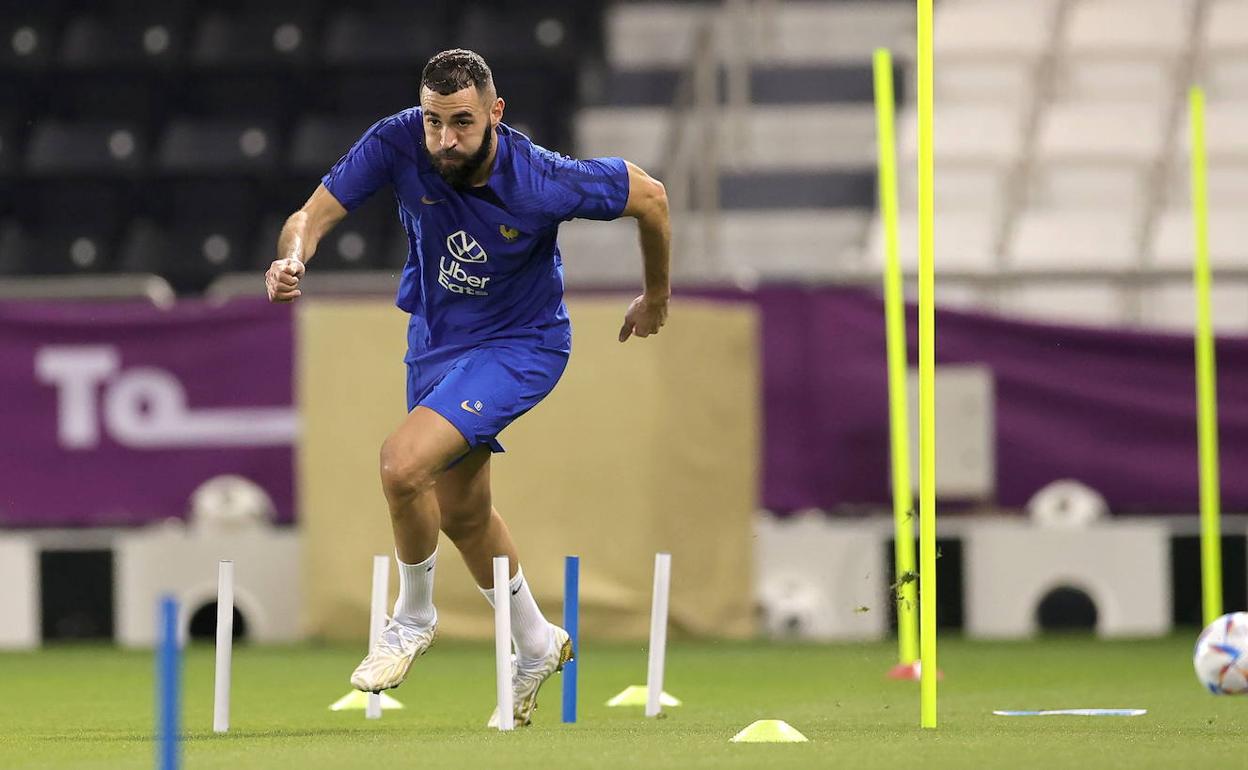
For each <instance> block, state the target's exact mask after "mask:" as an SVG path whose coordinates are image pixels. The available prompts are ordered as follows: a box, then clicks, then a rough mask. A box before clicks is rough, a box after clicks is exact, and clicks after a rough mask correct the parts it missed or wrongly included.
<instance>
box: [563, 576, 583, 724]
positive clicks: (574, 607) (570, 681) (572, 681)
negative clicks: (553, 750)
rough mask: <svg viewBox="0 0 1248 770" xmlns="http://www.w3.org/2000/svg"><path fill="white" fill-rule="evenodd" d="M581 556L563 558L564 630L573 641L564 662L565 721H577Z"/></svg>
mask: <svg viewBox="0 0 1248 770" xmlns="http://www.w3.org/2000/svg"><path fill="white" fill-rule="evenodd" d="M580 587H581V557H579V556H566V557H564V559H563V630H564V631H567V632H568V638H569V639H571V641H572V660H569V661H568V662H567V663H564V664H563V721H564V723H567V724H570V723H572V722H575V721H576V668H577V666H576V661H577V659H578V658H579V657H580V656H581V647H580V644H579V642H580V625H581V623H580V602H581V588H580Z"/></svg>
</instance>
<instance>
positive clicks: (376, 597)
mask: <svg viewBox="0 0 1248 770" xmlns="http://www.w3.org/2000/svg"><path fill="white" fill-rule="evenodd" d="M389 593H390V557H389V556H383V555H380V554H378V555H376V556H374V557H373V595H372V601H371V602H370V603H369V610H368V649H369V650H372V649H373V647H375V646H376V645H377V640H378V639H380V638H381V630H382V629H383V628H385V625H386V596H387V594H389ZM364 718H365V719H381V694H380V693H375V692H370V693H369V694H368V705H367V707H366V708H365V709H364Z"/></svg>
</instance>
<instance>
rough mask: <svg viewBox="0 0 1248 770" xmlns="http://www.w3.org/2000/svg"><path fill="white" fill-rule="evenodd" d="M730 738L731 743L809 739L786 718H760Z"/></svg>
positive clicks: (801, 741) (785, 741)
mask: <svg viewBox="0 0 1248 770" xmlns="http://www.w3.org/2000/svg"><path fill="white" fill-rule="evenodd" d="M729 740H730V742H731V743H806V742H807V741H808V740H809V739H808V738H807V737H806V736H805V735H802V734H801V732H799V731H798V730H797V728H795V727H793V726H792V725H790V724H789V723H788V722H785V721H784V720H781V719H760V720H758V721H757V722H751V723H750V724H749V725H747V726H746V727H745V729H743V730H742V731H741V732H739V733H737V734H736V735H734V736H732V738H730V739H729Z"/></svg>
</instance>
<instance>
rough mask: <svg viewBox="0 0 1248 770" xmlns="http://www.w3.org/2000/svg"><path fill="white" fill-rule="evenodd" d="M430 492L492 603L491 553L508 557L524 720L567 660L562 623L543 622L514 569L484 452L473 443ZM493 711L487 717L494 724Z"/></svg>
mask: <svg viewBox="0 0 1248 770" xmlns="http://www.w3.org/2000/svg"><path fill="white" fill-rule="evenodd" d="M435 492H436V494H437V496H438V503H439V507H440V509H441V512H442V531H443V532H445V533H446V535H447V537H449V538H450V539H451V542H453V543H455V547H456V548H458V549H459V552H460V555H462V556H463V557H464V563H465V564H466V565H467V566H468V571H469V572H471V573H472V576H473V579H474V580H476V581H477V587H478V588H479V589H481V593H482V594H484V595H485V597H486V599H487V600H490V601H491V602H493V598H494V597H493V590H492V589H493V585H494V567H493V564H494V561H493V559H494V557H495V556H502V555H506V556H508V557H509V558H510V560H511V565H512V572H511V586H510V588H511V617H512V643H513V644H514V645H515V649H516V660H515V664H514V666H513V668H512V690H513V696H514V697H513V698H512V700H513V703H514V704H515V718H516V724H520V725H527V724H529V723H530V722H531V721H532V719H533V710H534V709H536V708H537V693H538V690H539V689H540V688H541V686H542V683H543V682H545V681H546V680H547V679H549V678H550V676H551V674H553V673H555V672H556V671H558V670H560V669H561V668H563V664H564V663H566V662H568V661H569V660H571V659H572V644H571V642H570V641H569V640H568V634H567V632H566V631H564V630H563V629H562V628H559V627H558V626H556V625H554V624H552V623H550V622H548V621H547V620H546V618H545V617H544V616H543V615H542V612H541V610H540V609H539V608H538V606H537V602H536V601H534V600H533V594H532V592H531V591H530V590H529V584H528V582H527V581H525V579H524V572H523V571H522V570H521V569H520V559H519V556H518V555H517V553H516V546H515V544H514V543H513V542H512V539H511V533H510V532H508V530H507V524H506V523H505V522H504V521H503V517H502V516H499V515H498V511H497V510H495V508H494V506H493V504H492V501H491V496H490V451H489V447H478V448H477V449H475V450H473V452H472V453H471V454H469V455H468V456H467V457H465V458H464V459H463V460H462V461H461V462H459V463H457V464H456V465H455V467H454V468H451V469H450V470H448V471H447V472H446V473H445V474H444V475H443V476H442V478H441V479H439V481H438V484H437V486H436V487H435ZM497 719H498V713H497V711H496V712H495V713H494V715H492V716H491V717H490V722H489V724H490V726H495V725H496V724H497V722H496V720H497Z"/></svg>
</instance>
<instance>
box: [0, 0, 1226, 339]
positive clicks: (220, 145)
mask: <svg viewBox="0 0 1248 770" xmlns="http://www.w3.org/2000/svg"><path fill="white" fill-rule="evenodd" d="M913 13H914V10H913V3H912V2H910V1H909V0H822V1H818V0H789V1H782V0H724V2H717V3H710V2H685V1H682V0H668V1H667V2H657V1H655V0H643V1H641V2H638V1H635V0H632V1H627V2H620V1H617V2H606V0H593V1H592V2H574V1H573V0H562V1H561V0H541V2H537V3H526V4H525V5H524V7H523V10H522V11H519V10H517V8H516V7H514V6H511V5H508V4H505V3H502V2H498V1H497V0H488V1H487V0H482V1H480V2H465V3H447V2H429V3H421V4H419V6H418V7H416V6H413V5H412V4H410V3H405V2H402V1H401V0H366V1H364V2H353V3H350V4H345V5H343V4H330V3H328V2H325V1H324V0H308V1H297V0H272V1H271V2H266V3H264V4H262V5H260V6H256V5H249V4H244V3H242V2H241V1H240V0H164V1H162V2H157V1H156V0H136V1H135V2H126V1H125V0H100V1H99V2H86V1H85V0H51V1H50V2H41V3H27V2H17V1H16V0H5V2H2V3H0V98H3V99H4V100H5V103H6V105H9V108H8V109H6V111H5V113H4V115H3V116H0V277H7V276H26V275H65V274H75V273H81V274H85V275H98V274H100V273H102V272H108V273H118V272H122V273H128V272H131V271H140V272H152V273H156V274H159V275H161V276H163V277H164V278H166V279H167V280H168V281H169V282H171V283H172V284H173V286H174V287H175V288H176V289H177V290H178V291H179V292H199V291H203V290H204V289H205V288H206V287H207V286H208V285H209V284H210V283H213V282H222V283H221V286H226V287H239V288H240V289H241V290H243V291H255V290H258V288H259V285H260V283H259V280H258V279H257V280H255V281H253V282H251V283H248V282H247V281H245V280H242V279H241V278H238V277H229V276H225V274H227V273H229V272H231V271H243V272H244V273H247V272H250V273H254V272H255V271H257V270H258V269H260V268H261V267H262V266H263V265H264V263H265V262H266V261H267V259H268V256H269V254H270V253H271V251H272V244H273V241H274V233H275V232H276V231H277V229H278V228H279V227H280V224H281V221H282V218H283V217H284V216H285V215H287V214H288V213H289V212H290V211H292V210H294V209H295V208H296V207H298V206H299V205H300V203H301V202H302V201H303V200H304V199H305V198H306V196H307V195H308V194H309V193H310V192H311V190H312V189H313V187H314V186H315V184H316V183H317V180H318V179H319V177H320V175H321V174H322V173H324V171H325V170H326V169H327V168H328V167H329V166H330V165H331V164H332V163H333V162H334V161H335V160H336V159H337V158H338V157H339V156H340V155H341V154H342V153H343V152H344V151H345V150H346V149H347V148H348V147H349V146H350V144H351V143H352V142H353V141H354V140H355V138H357V137H358V136H359V134H360V133H361V132H362V131H363V130H364V129H365V128H366V127H367V126H368V125H370V124H371V123H372V122H374V121H375V120H377V119H378V118H380V117H382V116H384V115H387V114H390V113H393V112H395V111H397V110H399V109H402V108H404V107H406V106H409V105H411V104H413V103H414V102H415V100H416V97H417V84H418V78H419V72H420V68H421V66H422V65H423V63H424V62H425V60H426V59H427V58H428V56H429V55H430V54H432V53H433V52H435V51H437V50H439V49H442V48H447V47H451V46H455V45H463V46H467V47H471V48H474V49H477V50H479V51H480V52H481V53H483V54H484V55H485V56H486V57H487V59H488V60H490V61H491V63H492V65H493V66H494V69H495V74H496V78H497V80H498V84H499V89H500V93H501V94H502V95H503V96H504V97H505V98H506V99H507V101H508V106H507V114H506V118H505V119H506V120H507V121H508V122H509V123H510V124H512V125H514V126H516V127H517V128H520V129H521V130H523V131H525V132H527V133H529V134H530V135H531V136H532V137H533V138H534V139H535V140H536V141H537V142H538V143H540V144H543V145H545V146H548V147H551V148H553V149H556V150H560V151H563V152H568V153H573V154H577V155H581V156H593V155H601V154H610V155H621V156H624V157H627V158H629V159H630V160H633V161H635V162H637V163H639V164H640V165H642V166H643V167H645V168H647V169H649V170H650V171H651V172H652V173H655V174H656V175H658V176H660V177H661V178H662V179H663V180H664V181H665V183H666V184H667V185H668V188H669V192H671V194H672V198H673V203H674V206H675V208H676V215H675V216H674V228H675V233H674V236H675V260H674V269H675V274H676V280H677V281H678V282H679V283H680V284H683V285H690V284H698V285H716V284H719V285H722V284H730V285H739V286H747V287H748V286H752V285H755V284H756V283H758V282H767V281H793V280H797V281H812V282H826V281H854V282H867V283H869V284H873V283H874V282H875V281H876V280H877V279H878V275H879V271H880V268H881V265H882V255H881V249H882V238H881V237H880V234H879V224H878V220H877V218H876V215H875V211H876V200H875V196H876V183H875V170H874V169H875V155H874V154H875V119H874V108H873V104H872V100H873V94H872V77H871V67H870V61H871V53H872V51H873V49H874V48H876V47H877V46H885V47H889V48H891V49H892V50H893V52H894V55H895V57H896V58H897V61H898V62H899V63H898V71H897V75H898V91H899V94H900V95H901V96H900V101H902V102H903V104H902V111H901V113H900V115H899V120H900V123H899V135H900V137H899V139H900V156H901V157H900V159H899V160H900V163H899V169H900V171H901V178H900V192H901V202H902V221H901V230H902V240H901V243H902V252H903V254H902V256H903V262H904V264H906V265H907V266H908V270H910V271H911V272H913V269H914V266H915V264H916V255H915V250H916V247H915V240H916V234H917V220H916V211H915V201H916V198H917V189H916V188H917V184H916V180H915V177H914V168H915V161H916V154H917V138H916V136H915V133H914V122H915V121H914V118H913V110H912V107H910V106H908V105H909V104H912V102H913V93H912V92H913V77H912V72H911V64H910V62H911V61H912V59H913V51H912V50H911V48H912V45H913V25H914V17H913ZM935 33H936V40H935V46H936V65H937V66H936V73H935V74H936V103H937V116H936V123H935V130H936V136H935V148H936V156H937V157H936V161H937V176H936V200H937V211H938V219H937V229H936V238H937V243H936V255H937V265H938V270H939V271H940V272H941V274H942V280H941V281H939V282H938V286H937V288H938V292H939V299H941V300H942V301H943V302H946V303H948V304H954V305H962V306H970V307H975V308H981V309H988V310H994V311H998V312H1003V313H1014V314H1019V315H1024V316H1028V317H1036V318H1041V319H1048V320H1056V321H1068V322H1080V323H1084V322H1086V323H1097V324H1111V325H1122V324H1128V325H1132V324H1144V325H1147V326H1152V327H1158V328H1173V329H1176V330H1179V329H1188V328H1190V326H1191V318H1192V316H1193V311H1192V308H1191V300H1190V298H1189V297H1188V296H1186V295H1185V293H1184V289H1183V287H1184V285H1185V283H1186V281H1187V276H1188V273H1189V270H1190V267H1189V266H1190V259H1191V253H1192V246H1191V236H1190V217H1189V214H1188V197H1189V189H1188V185H1189V180H1188V168H1187V162H1186V155H1187V149H1186V148H1187V127H1186V99H1185V90H1186V86H1187V84H1188V83H1191V82H1200V83H1203V84H1204V85H1205V86H1206V88H1207V89H1208V92H1209V108H1208V121H1207V122H1208V146H1209V158H1210V164H1211V166H1210V172H1209V184H1210V199H1211V201H1212V206H1213V213H1212V220H1213V227H1212V230H1211V245H1212V249H1213V258H1214V265H1215V268H1217V269H1218V270H1219V276H1218V285H1217V286H1216V287H1215V306H1214V313H1215V324H1216V325H1217V326H1218V328H1220V329H1222V330H1226V331H1244V330H1248V268H1246V267H1245V265H1246V264H1248V261H1246V260H1245V259H1244V257H1245V249H1246V247H1245V246H1244V244H1245V243H1248V238H1246V237H1245V236H1248V219H1245V218H1244V217H1242V216H1239V215H1238V211H1239V209H1240V208H1241V207H1240V206H1238V205H1237V204H1238V202H1239V201H1241V200H1243V196H1245V195H1248V107H1245V106H1244V105H1245V102H1244V99H1243V97H1245V96H1248V0H1012V1H1011V2H1000V1H999V0H938V2H937V6H936V18H935ZM393 210H394V201H393V199H392V198H391V197H390V196H388V195H384V194H383V195H379V196H377V200H375V201H372V202H370V204H369V205H368V206H367V207H366V208H365V209H364V210H362V211H361V212H358V213H356V214H354V215H353V216H352V217H351V218H350V219H349V220H348V221H347V222H346V223H345V224H344V225H343V227H342V228H341V231H340V232H336V233H335V234H334V236H333V237H332V238H331V242H330V243H329V244H328V245H327V247H326V248H325V249H324V250H323V251H322V252H321V254H320V255H319V256H318V265H320V266H322V267H324V268H329V269H332V271H333V272H334V273H335V275H337V276H340V277H341V279H343V280H347V279H350V286H352V287H357V288H358V287H360V286H365V285H368V281H367V280H366V279H365V278H364V277H365V275H367V274H370V273H371V274H373V275H374V279H375V280H374V285H375V286H376V287H377V288H378V289H380V290H389V289H390V288H391V286H390V284H391V283H392V281H393V273H394V271H395V270H397V269H398V268H399V267H400V266H401V264H402V261H403V259H404V258H405V256H406V254H405V250H406V242H405V237H404V234H403V232H402V231H401V229H400V228H399V226H398V223H397V221H396V219H395V218H394V217H393ZM561 237H562V240H561V243H562V245H563V249H564V252H565V255H566V257H567V259H566V260H565V264H566V271H567V280H568V283H569V285H570V286H573V287H589V286H593V287H615V286H625V285H627V286H632V285H634V284H635V283H636V280H637V276H638V275H639V267H638V260H637V255H636V246H635V237H634V236H633V235H632V233H631V232H629V227H628V226H627V225H626V224H617V225H603V224H600V223H592V222H572V223H569V224H567V225H566V226H564V227H563V228H562V230H561ZM223 276H224V277H223ZM8 283H10V284H13V283H14V281H12V280H9V281H8ZM18 283H20V281H18ZM326 283H327V284H333V281H327V282H326ZM252 284H254V286H253V285H252ZM30 285H31V286H36V284H33V283H32V284H30ZM69 285H70V284H67V286H69ZM135 285H138V284H135ZM343 285H347V284H345V283H344V284H343ZM38 286H39V288H38V289H37V290H38V291H39V292H43V291H46V284H39V285H38ZM247 286H251V287H252V288H251V289H246V288H243V287H247ZM32 290H34V289H32ZM232 290H233V289H231V291H232ZM75 291H76V290H75ZM3 293H4V294H5V295H6V296H10V295H13V294H14V293H19V294H20V291H17V290H15V289H13V288H12V286H9V287H6V288H5V289H4V291H3ZM227 293H228V292H227Z"/></svg>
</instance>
